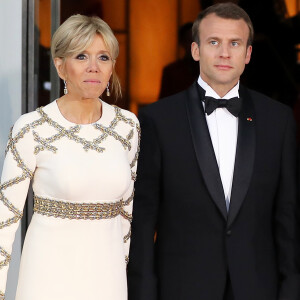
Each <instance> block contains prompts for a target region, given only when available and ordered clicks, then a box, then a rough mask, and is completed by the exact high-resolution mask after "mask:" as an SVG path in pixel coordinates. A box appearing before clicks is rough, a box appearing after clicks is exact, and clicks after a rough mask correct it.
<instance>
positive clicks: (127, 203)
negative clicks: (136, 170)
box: [122, 189, 134, 206]
mask: <svg viewBox="0 0 300 300" xmlns="http://www.w3.org/2000/svg"><path fill="white" fill-rule="evenodd" d="M133 197H134V189H133V190H132V193H131V195H130V196H129V198H128V199H127V200H125V201H123V200H122V206H127V205H129V204H130V202H131V201H132V200H133Z"/></svg>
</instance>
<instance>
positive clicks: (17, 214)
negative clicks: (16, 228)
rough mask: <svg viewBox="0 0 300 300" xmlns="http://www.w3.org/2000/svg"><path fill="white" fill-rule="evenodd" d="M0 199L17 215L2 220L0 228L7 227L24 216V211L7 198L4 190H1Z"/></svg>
mask: <svg viewBox="0 0 300 300" xmlns="http://www.w3.org/2000/svg"><path fill="white" fill-rule="evenodd" d="M0 201H2V202H3V204H4V205H5V206H6V207H7V208H8V209H9V210H10V211H11V212H12V213H13V214H14V215H15V216H14V217H13V218H10V219H7V220H6V221H4V222H0V229H2V228H4V227H7V226H9V225H11V224H13V223H17V222H18V221H19V220H20V219H21V218H22V215H23V214H22V212H21V211H19V210H18V209H16V208H15V207H14V206H13V205H12V203H11V202H9V201H8V199H7V198H5V197H4V195H3V193H2V190H0Z"/></svg>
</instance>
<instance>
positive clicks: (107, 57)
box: [99, 54, 110, 61]
mask: <svg viewBox="0 0 300 300" xmlns="http://www.w3.org/2000/svg"><path fill="white" fill-rule="evenodd" d="M99 59H100V60H102V61H109V60H110V57H109V56H108V55H106V54H102V55H100V57H99Z"/></svg>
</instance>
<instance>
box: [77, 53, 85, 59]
mask: <svg viewBox="0 0 300 300" xmlns="http://www.w3.org/2000/svg"><path fill="white" fill-rule="evenodd" d="M76 58H77V59H79V60H84V59H86V56H85V55H84V54H79V55H77V56H76Z"/></svg>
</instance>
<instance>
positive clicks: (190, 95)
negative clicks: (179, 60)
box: [186, 82, 227, 220]
mask: <svg viewBox="0 0 300 300" xmlns="http://www.w3.org/2000/svg"><path fill="white" fill-rule="evenodd" d="M198 89H199V90H198ZM201 97H204V91H203V90H202V89H201V88H200V87H199V86H198V83H197V82H195V83H194V84H193V85H192V86H191V87H190V88H189V89H188V90H187V98H186V108H187V115H188V119H189V124H190V129H191V134H192V139H193V143H194V148H195V152H196V157H197V160H198V164H199V167H200V169H201V172H202V175H203V178H204V181H205V184H206V187H207V189H208V191H209V193H210V195H211V197H212V199H213V201H214V202H215V204H216V205H217V207H218V208H219V210H220V212H221V214H222V215H223V217H224V219H225V220H227V210H226V204H225V197H224V191H223V186H222V181H221V177H220V173H219V168H218V164H217V160H216V157H215V153H214V149H213V145H212V142H211V138H210V134H209V130H208V127H207V123H206V118H205V114H204V110H203V106H202V103H201Z"/></svg>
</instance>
